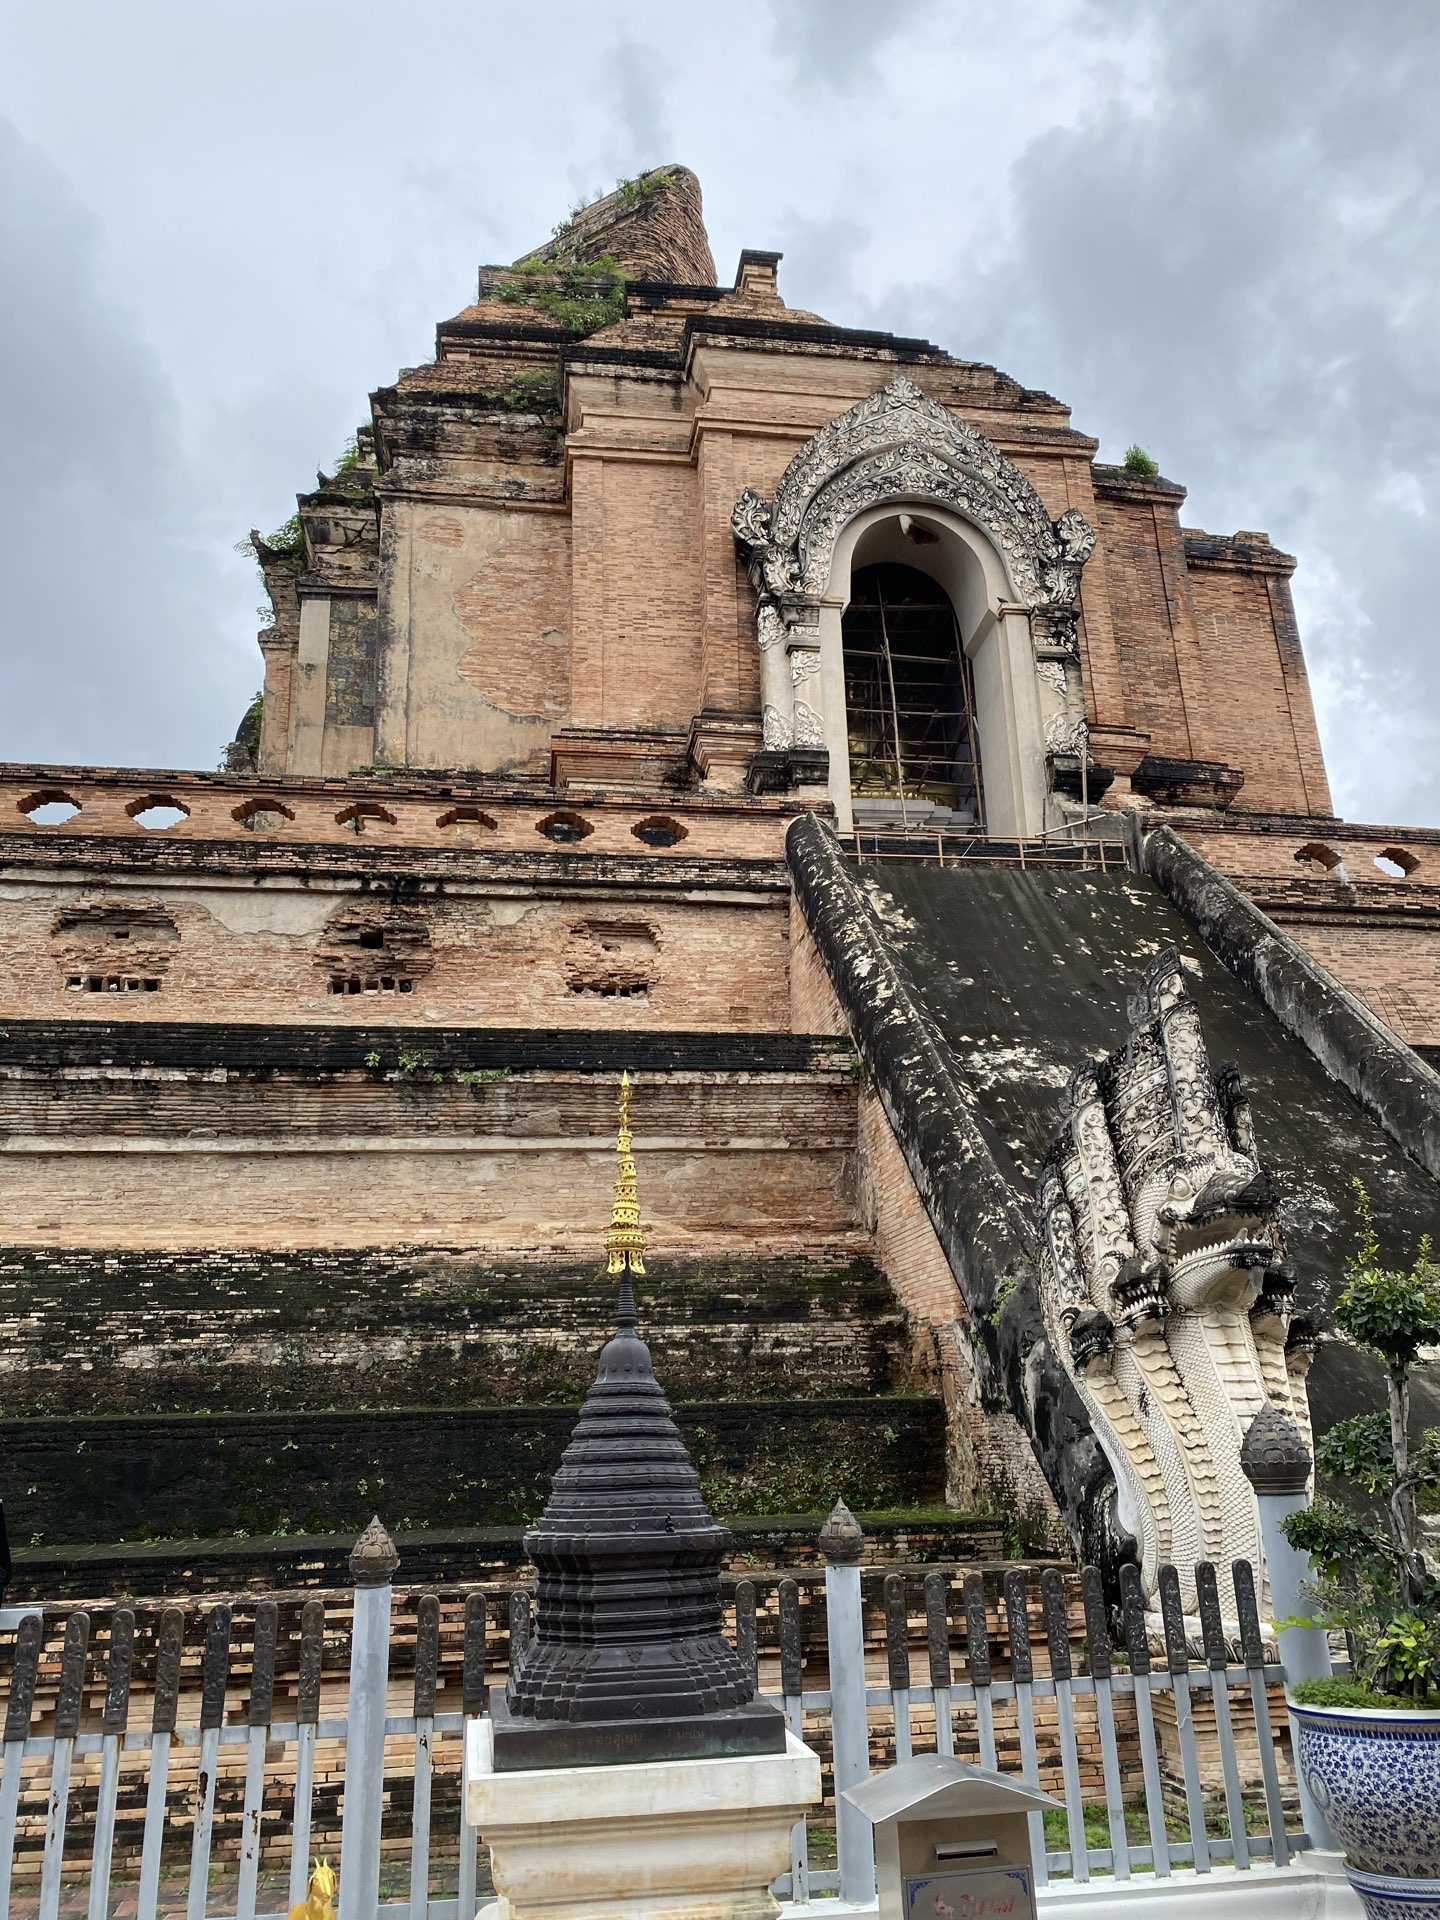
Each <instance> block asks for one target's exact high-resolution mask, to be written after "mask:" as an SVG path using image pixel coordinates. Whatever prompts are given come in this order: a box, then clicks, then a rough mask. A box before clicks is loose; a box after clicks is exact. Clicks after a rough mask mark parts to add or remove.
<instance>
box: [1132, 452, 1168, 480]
mask: <svg viewBox="0 0 1440 1920" xmlns="http://www.w3.org/2000/svg"><path fill="white" fill-rule="evenodd" d="M1124 466H1125V471H1126V473H1137V474H1139V475H1140V477H1141V478H1142V479H1144V480H1153V479H1154V478H1155V476H1156V475H1157V474H1158V473H1159V471H1160V462H1159V461H1158V460H1155V459H1152V457H1151V456H1150V455H1149V454H1148V453H1147V452H1146V451H1145V449H1144V447H1141V446H1129V447H1127V448H1126V449H1125V461H1124Z"/></svg>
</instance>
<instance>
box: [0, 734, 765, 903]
mask: <svg viewBox="0 0 1440 1920" xmlns="http://www.w3.org/2000/svg"><path fill="white" fill-rule="evenodd" d="M547 744H548V743H547ZM52 798H53V799H68V800H69V801H70V802H71V804H73V805H74V806H75V807H77V808H78V812H77V813H76V814H75V815H74V816H73V817H72V818H70V819H69V820H67V821H65V822H64V823H63V824H48V825H47V824H41V823H39V822H37V821H34V820H32V819H31V818H30V817H29V811H28V810H29V809H30V807H31V806H32V805H34V804H35V803H36V802H37V801H39V800H41V799H46V800H48V799H52ZM157 803H158V804H161V805H169V806H173V807H175V808H178V809H182V810H183V811H184V813H185V815H186V817H185V818H184V819H181V820H177V821H175V822H174V823H173V824H172V825H170V826H167V827H164V828H161V829H159V830H155V829H151V828H147V827H146V826H144V825H142V824H141V823H140V822H139V821H137V820H136V818H135V817H134V815H135V814H136V813H138V812H140V811H142V810H143V809H144V808H146V807H147V805H151V804H157ZM357 809H358V811H359V814H360V816H361V817H360V819H359V822H358V826H359V831H358V832H357V821H356V818H355V815H356V811H357ZM801 810H802V808H801V806H800V804H799V803H796V802H793V801H791V802H786V801H779V800H765V799H751V798H749V797H748V796H746V795H740V794H734V795H730V794H727V795H723V796H722V795H712V794H688V793H679V792H669V791H667V792H659V793H649V794H644V793H641V794H638V795H635V794H629V793H627V794H625V795H623V796H622V795H615V794H605V793H598V792H594V791H590V790H587V789H583V788H582V789H573V788H572V789H567V790H565V791H557V790H554V789H550V788H546V787H544V786H543V785H541V784H540V783H538V782H537V783H532V784H529V785H526V784H523V783H520V782H509V781H504V780H499V779H497V780H494V781H488V780H483V779H479V778H476V777H473V776H468V775H467V776H464V777H461V776H456V777H455V778H454V779H453V780H451V781H444V782H441V781H440V780H438V779H429V780H416V779H410V778H407V777H406V776H403V775H401V776H397V777H395V778H387V777H384V776H380V775H376V776H374V777H372V778H359V777H357V778H353V779H348V780H335V779H322V778H319V777H316V778H301V777H299V776H287V777H286V778H285V779H275V780H267V779H256V778H253V777H250V776H247V775H242V774H204V773H193V772H190V773H187V772H180V771H176V770H173V769H172V770H160V771H157V770H149V771H145V772H141V773H124V772H116V771H114V770H111V769H107V768H103V767H102V768H93V767H46V766H17V765H13V764H11V765H4V766H0V851H3V853H4V854H5V855H6V857H7V859H9V858H13V859H17V860H27V859H34V860H39V861H44V860H46V859H54V858H55V857H56V856H57V855H58V856H61V857H69V858H71V859H74V858H80V859H84V858H85V857H86V850H87V848H88V849H89V853H90V857H92V858H97V859H103V860H106V861H112V862H118V863H122V864H123V863H124V861H125V860H126V858H127V856H128V855H132V854H133V855H134V856H135V857H145V856H151V857H153V856H154V855H156V854H157V853H159V852H160V851H161V850H162V849H164V848H170V849H174V850H175V858H176V859H177V860H179V861H182V862H183V861H190V862H193V863H195V864H196V865H197V866H199V867H201V868H203V867H205V866H206V865H209V864H211V863H213V861H214V860H215V859H216V858H217V857H218V850H219V844H223V846H224V847H225V849H226V850H227V851H228V852H229V853H231V854H232V855H233V856H234V857H236V858H240V859H243V860H245V861H247V862H253V863H255V864H257V865H261V864H264V863H265V862H266V861H267V860H269V859H273V858H275V857H279V856H288V857H289V858H290V859H292V860H293V859H296V858H300V859H308V858H310V857H311V856H312V854H313V851H314V850H315V849H323V850H325V851H327V852H332V851H333V852H340V851H343V852H344V853H345V854H347V855H348V856H350V857H351V858H352V859H353V860H354V861H355V862H356V863H357V864H358V863H360V862H362V861H363V862H364V863H365V864H366V865H367V866H368V865H370V864H371V863H372V862H373V861H375V860H377V859H384V858H385V857H387V856H389V855H390V854H391V851H392V849H398V850H411V851H416V850H425V851H426V852H434V853H437V854H441V853H443V854H444V855H445V856H446V857H447V858H451V859H453V858H455V857H457V856H464V855H469V856H471V858H472V864H475V859H474V857H475V856H483V859H484V861H487V862H488V861H494V860H496V859H506V860H511V861H515V860H524V859H525V858H526V857H527V856H528V857H530V858H532V859H534V860H536V861H540V862H542V863H543V861H544V860H545V859H546V858H548V857H553V856H554V855H555V852H556V848H557V846H558V845H563V846H565V847H567V848H572V849H573V852H571V853H569V855H568V857H569V858H571V859H572V860H573V859H581V860H582V861H584V862H589V861H592V860H594V859H595V858H596V856H603V855H609V856H613V857H616V858H621V859H625V860H629V861H632V862H635V861H638V862H640V863H641V867H642V869H644V870H646V871H648V872H649V873H650V874H652V875H653V876H654V877H655V878H656V879H662V878H663V876H664V875H665V873H666V872H667V870H668V869H669V868H672V867H680V866H684V865H685V864H686V863H688V862H691V861H695V860H715V861H730V860H754V861H776V860H779V859H780V857H781V853H782V842H783V837H784V830H785V824H786V822H787V820H789V819H790V818H792V817H793V816H794V814H795V813H797V812H799V811H801ZM557 812H558V813H562V814H564V815H566V816H569V815H575V816H577V817H578V819H579V821H580V824H581V827H582V829H583V831H582V832H581V833H580V834H579V836H578V837H573V838H570V839H567V840H565V841H563V842H557V841H555V840H554V839H553V838H551V837H550V834H551V832H553V822H554V819H555V816H556V814H557ZM247 816H258V817H257V818H254V820H253V824H251V825H249V826H247V825H246V817H247ZM475 816H479V817H475ZM657 819H662V820H668V821H671V822H673V823H676V824H678V827H679V829H680V831H679V834H678V836H677V837H676V838H675V839H674V840H668V839H662V840H661V841H659V842H658V843H657V842H656V841H654V840H653V839H651V840H647V839H645V838H643V837H642V836H641V835H639V834H637V833H636V828H637V827H647V826H649V825H651V824H652V823H653V822H654V821H655V820H657ZM12 835H13V836H14V840H13V844H12V843H11V840H10V836H12ZM92 836H93V837H94V838H93V839H92ZM217 843H218V844H217ZM417 871H423V869H418V870H417ZM537 871H538V869H537ZM584 871H585V868H584V867H583V866H582V868H581V869H580V870H579V872H580V873H581V874H583V873H584ZM593 871H594V872H595V874H596V877H603V875H601V874H600V873H599V870H598V869H594V870H593Z"/></svg>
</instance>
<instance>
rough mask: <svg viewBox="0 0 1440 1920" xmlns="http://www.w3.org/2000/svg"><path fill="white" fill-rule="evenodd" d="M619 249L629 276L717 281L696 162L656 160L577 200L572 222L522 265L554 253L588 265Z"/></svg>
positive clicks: (703, 283)
mask: <svg viewBox="0 0 1440 1920" xmlns="http://www.w3.org/2000/svg"><path fill="white" fill-rule="evenodd" d="M607 254H608V255H613V256H614V258H615V259H616V260H617V261H618V263H619V267H620V272H621V273H622V274H623V275H624V276H625V278H626V279H627V280H664V281H670V282H672V283H674V284H677V285H680V286H694V287H713V286H714V284H715V256H714V255H713V254H712V253H711V251H710V236H709V235H708V234H707V233H706V231H705V215H704V210H703V207H702V205H701V200H700V182H699V180H698V179H697V178H696V177H695V175H694V174H693V173H692V172H691V171H690V169H689V168H688V167H681V166H674V165H670V166H663V167H651V168H650V169H649V171H648V172H646V173H641V174H637V175H636V176H635V178H634V179H633V180H622V181H621V182H620V184H619V186H617V187H616V188H615V189H614V190H613V192H611V193H607V194H605V195H604V196H603V197H602V198H601V199H599V200H592V201H591V202H590V204H589V205H588V206H583V207H577V208H576V210H575V212H574V213H572V214H571V216H570V218H569V220H567V221H566V223H565V225H564V226H563V227H561V228H559V229H558V231H557V232H556V233H555V234H553V235H552V236H551V238H550V239H549V240H547V241H545V243H544V244H543V245H542V246H538V247H535V248H533V249H532V250H531V251H530V252H529V253H527V254H524V255H522V256H521V258H520V259H519V260H517V261H516V262H515V264H516V266H517V267H519V266H538V265H540V264H541V263H542V262H545V261H548V260H556V261H563V262H565V263H566V264H567V265H568V264H571V263H574V264H576V265H584V264H588V263H589V262H591V261H595V260H601V259H604V258H605V256H606V255H607Z"/></svg>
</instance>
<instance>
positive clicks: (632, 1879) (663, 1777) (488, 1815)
mask: <svg viewBox="0 0 1440 1920" xmlns="http://www.w3.org/2000/svg"><path fill="white" fill-rule="evenodd" d="M785 1739H786V1745H785V1751H784V1753H767V1754H753V1755H750V1756H748V1757H746V1758H743V1759H728V1760H663V1761H657V1762H654V1763H652V1764H650V1765H647V1766H618V1767H554V1768H544V1769H539V1768H537V1769H534V1770H531V1771H527V1772H524V1773H496V1772H495V1770H494V1766H493V1753H492V1747H491V1730H490V1722H489V1721H488V1720H472V1721H471V1722H470V1724H469V1726H468V1727H467V1729H466V1735H465V1808H466V1812H467V1815H468V1817H469V1819H470V1821H471V1822H472V1824H473V1825H474V1826H475V1827H477V1828H478V1829H479V1832H480V1837H481V1839H482V1840H483V1841H484V1842H485V1844H486V1845H487V1846H488V1847H489V1849H490V1869H491V1873H492V1874H493V1876H494V1880H495V1890H496V1892H497V1894H498V1895H499V1896H500V1898H499V1901H498V1903H497V1904H498V1906H499V1913H500V1916H501V1920H606V1917H607V1916H613V1920H770V1917H771V1916H772V1915H774V1914H776V1913H778V1912H779V1910H780V1909H779V1902H778V1901H777V1900H776V1899H775V1897H774V1895H773V1894H772V1893H771V1892H770V1883H771V1881H772V1880H776V1879H778V1878H779V1876H780V1875H781V1874H782V1873H784V1872H785V1870H786V1868H787V1867H788V1866H789V1864H790V1829H791V1827H792V1826H793V1825H794V1823H795V1821H797V1820H798V1819H800V1817H801V1816H802V1814H804V1813H805V1812H806V1810H807V1809H808V1808H810V1807H812V1806H813V1805H815V1803H816V1802H817V1801H818V1800H819V1798H820V1762H819V1759H818V1758H817V1757H816V1755H815V1754H813V1753H812V1752H811V1751H810V1749H809V1748H808V1747H807V1746H804V1745H803V1744H802V1743H801V1742H800V1741H799V1740H797V1739H796V1738H795V1736H794V1735H793V1734H789V1733H787V1735H786V1737H785ZM460 1920H471V1917H470V1916H469V1915H468V1914H462V1915H461V1916H460Z"/></svg>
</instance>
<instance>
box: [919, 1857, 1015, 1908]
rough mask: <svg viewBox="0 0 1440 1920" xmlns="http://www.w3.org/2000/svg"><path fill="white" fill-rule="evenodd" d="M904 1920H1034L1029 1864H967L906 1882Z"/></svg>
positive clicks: (920, 1875) (923, 1875) (926, 1874)
mask: <svg viewBox="0 0 1440 1920" xmlns="http://www.w3.org/2000/svg"><path fill="white" fill-rule="evenodd" d="M905 1920H1035V1895H1034V1893H1033V1891H1032V1890H1031V1885H1030V1869H1029V1867H969V1868H965V1869H962V1870H961V1871H959V1872H953V1873H925V1874H916V1875H914V1876H913V1877H912V1878H909V1879H907V1880H906V1882H905Z"/></svg>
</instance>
